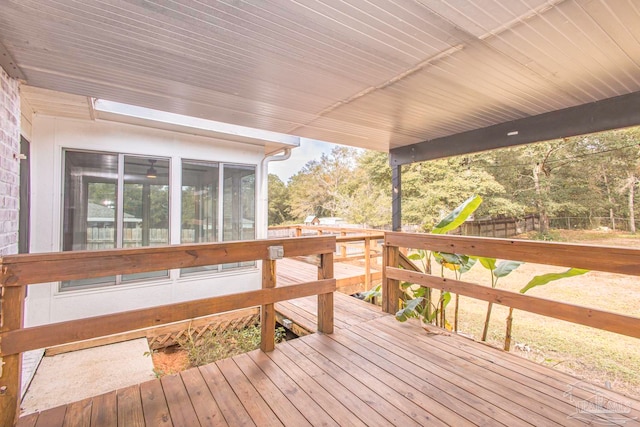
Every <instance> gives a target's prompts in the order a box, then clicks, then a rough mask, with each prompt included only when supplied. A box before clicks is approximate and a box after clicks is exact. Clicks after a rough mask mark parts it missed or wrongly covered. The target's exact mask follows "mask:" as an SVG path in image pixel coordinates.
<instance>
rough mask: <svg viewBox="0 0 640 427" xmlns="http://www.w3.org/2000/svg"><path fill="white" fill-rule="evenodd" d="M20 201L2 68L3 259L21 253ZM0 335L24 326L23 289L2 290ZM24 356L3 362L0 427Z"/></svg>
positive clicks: (14, 404) (13, 88) (13, 119)
mask: <svg viewBox="0 0 640 427" xmlns="http://www.w3.org/2000/svg"><path fill="white" fill-rule="evenodd" d="M19 197H20V93H19V83H18V80H17V79H14V78H11V77H10V76H9V75H8V74H7V73H6V72H5V70H4V69H2V68H0V256H4V255H11V254H17V253H18V226H19V215H18V213H19V209H20V208H19V206H20V204H19ZM0 290H1V293H0V332H4V331H7V330H13V329H19V328H21V327H22V324H23V321H24V319H23V306H24V290H25V289H24V288H22V287H15V288H4V287H3V288H1V289H0ZM21 361H22V355H21V354H15V355H11V356H5V357H4V358H2V359H0V425H13V423H14V422H15V420H16V416H17V413H18V405H19V403H20V377H21V373H22V372H21V371H22V363H21Z"/></svg>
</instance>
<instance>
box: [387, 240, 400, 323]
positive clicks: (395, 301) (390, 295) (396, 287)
mask: <svg viewBox="0 0 640 427" xmlns="http://www.w3.org/2000/svg"><path fill="white" fill-rule="evenodd" d="M399 262H400V248H398V247H397V246H391V245H389V244H388V243H387V242H386V241H385V243H384V249H383V251H382V311H384V312H385V313H389V314H395V313H396V312H397V311H398V309H399V308H400V307H399V306H400V296H401V294H400V282H399V281H398V280H394V279H390V278H389V277H388V276H387V268H389V267H396V268H397V267H398V265H399Z"/></svg>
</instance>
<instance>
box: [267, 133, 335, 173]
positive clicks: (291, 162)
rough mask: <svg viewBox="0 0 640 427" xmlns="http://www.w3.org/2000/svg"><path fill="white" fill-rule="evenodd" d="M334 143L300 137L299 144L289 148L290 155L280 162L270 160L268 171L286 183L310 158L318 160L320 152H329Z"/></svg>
mask: <svg viewBox="0 0 640 427" xmlns="http://www.w3.org/2000/svg"><path fill="white" fill-rule="evenodd" d="M335 146H336V145H335V144H330V143H328V142H322V141H316V140H313V139H307V138H300V146H299V147H297V148H294V149H293V150H291V157H290V158H289V159H287V160H285V161H281V162H270V163H269V173H274V174H276V175H278V177H279V178H280V179H281V180H282V182H284V183H286V182H287V181H289V178H291V177H292V176H293V175H295V174H296V173H297V172H299V171H300V169H302V168H303V167H304V165H306V164H307V162H308V161H310V160H319V159H320V156H321V155H322V153H325V154H329V153H330V152H331V150H332V149H333V147H335Z"/></svg>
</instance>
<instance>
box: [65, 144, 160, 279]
mask: <svg viewBox="0 0 640 427" xmlns="http://www.w3.org/2000/svg"><path fill="white" fill-rule="evenodd" d="M168 243H169V160H167V159H163V158H156V157H141V156H128V155H123V154H119V155H118V154H109V153H89V152H78V151H70V150H67V151H65V153H64V212H63V239H62V250H64V251H76V250H96V249H109V248H121V247H126V248H135V247H144V246H155V245H166V244H168ZM166 276H167V271H166V270H164V271H158V272H151V273H141V274H129V275H123V276H111V277H102V278H96V279H86V280H74V281H69V282H63V283H62V289H77V288H80V287H86V286H93V285H109V284H117V283H121V282H125V281H131V280H140V279H145V278H150V277H166Z"/></svg>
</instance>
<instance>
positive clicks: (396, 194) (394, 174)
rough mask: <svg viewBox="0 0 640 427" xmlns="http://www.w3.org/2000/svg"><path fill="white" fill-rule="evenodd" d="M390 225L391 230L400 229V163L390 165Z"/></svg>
mask: <svg viewBox="0 0 640 427" xmlns="http://www.w3.org/2000/svg"><path fill="white" fill-rule="evenodd" d="M391 183H392V187H393V188H392V195H391V209H392V213H391V225H392V229H393V231H402V165H395V166H391Z"/></svg>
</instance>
